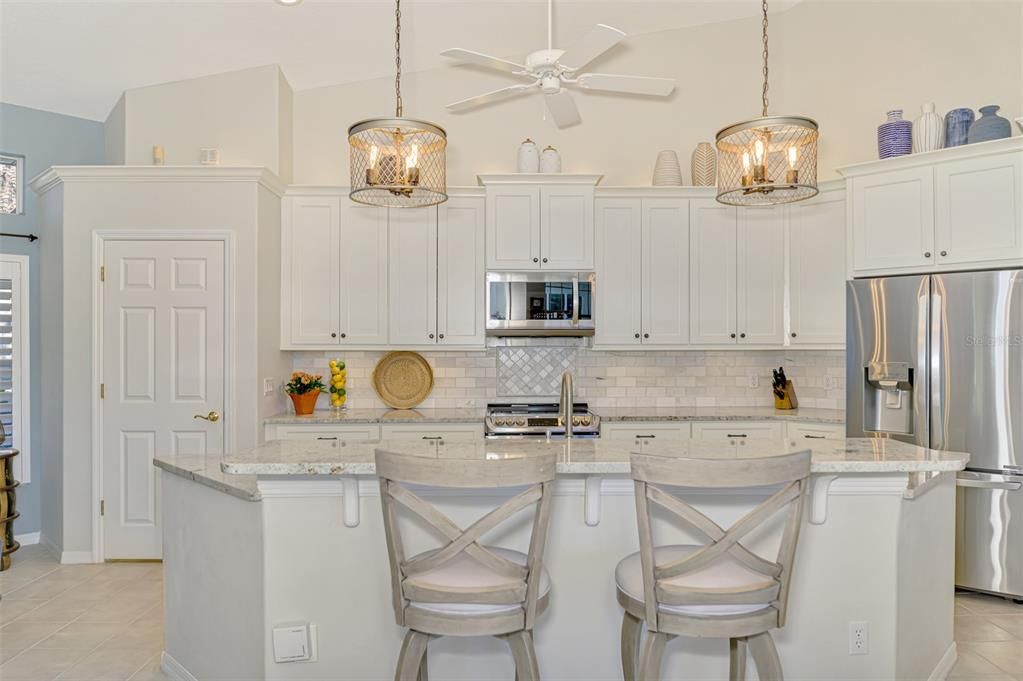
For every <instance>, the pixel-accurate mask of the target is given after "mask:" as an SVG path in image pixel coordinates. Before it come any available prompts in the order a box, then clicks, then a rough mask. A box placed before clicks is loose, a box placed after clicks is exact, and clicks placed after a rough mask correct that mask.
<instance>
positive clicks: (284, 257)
mask: <svg viewBox="0 0 1023 681" xmlns="http://www.w3.org/2000/svg"><path fill="white" fill-rule="evenodd" d="M339 211H340V199H338V198H337V197H329V196H327V197H294V198H291V197H289V198H287V199H285V200H284V207H283V221H282V225H281V281H282V282H284V288H285V290H284V291H282V292H281V293H282V295H281V347H288V346H308V345H337V344H338V343H339V342H340V338H339V335H338V333H339V328H340V302H339V300H340V298H339V296H340V291H341V276H340V270H339V267H338V265H339V261H340V255H341V250H340V249H341V246H340V239H341V222H340V216H339ZM310 245H312V246H314V247H310Z"/></svg>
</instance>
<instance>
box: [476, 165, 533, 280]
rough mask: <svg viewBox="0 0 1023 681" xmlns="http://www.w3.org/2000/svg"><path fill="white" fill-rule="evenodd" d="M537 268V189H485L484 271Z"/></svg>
mask: <svg viewBox="0 0 1023 681" xmlns="http://www.w3.org/2000/svg"><path fill="white" fill-rule="evenodd" d="M539 267H540V187H539V186H537V185H521V184H512V185H495V186H491V187H487V269H492V270H501V269H506V270H529V269H538V268H539Z"/></svg>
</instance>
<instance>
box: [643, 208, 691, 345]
mask: <svg viewBox="0 0 1023 681" xmlns="http://www.w3.org/2000/svg"><path fill="white" fill-rule="evenodd" d="M688 263H689V202H688V201H686V200H684V199H644V200H643V344H644V345H685V344H686V343H688V342H689V273H688V272H687V271H686V265H687V264H688Z"/></svg>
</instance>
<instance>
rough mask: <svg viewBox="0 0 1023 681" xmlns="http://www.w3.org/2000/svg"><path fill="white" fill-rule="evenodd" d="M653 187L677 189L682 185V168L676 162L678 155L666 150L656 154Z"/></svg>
mask: <svg viewBox="0 0 1023 681" xmlns="http://www.w3.org/2000/svg"><path fill="white" fill-rule="evenodd" d="M653 185H654V186H655V187H678V186H681V185H682V166H681V165H680V164H679V162H678V154H676V153H675V152H674V151H671V150H670V149H666V150H664V151H661V152H659V153H658V154H657V162H656V163H654V179H653Z"/></svg>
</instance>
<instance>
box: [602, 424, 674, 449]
mask: <svg viewBox="0 0 1023 681" xmlns="http://www.w3.org/2000/svg"><path fill="white" fill-rule="evenodd" d="M600 437H601V439H604V440H617V441H619V442H621V441H631V442H632V444H635V445H639V446H641V447H642V446H644V445H650V444H654V443H655V442H663V441H665V440H667V441H668V442H679V441H681V440H688V439H689V424H688V423H683V422H679V421H646V422H642V423H639V422H637V423H624V422H616V423H605V424H602V425H601V426H600Z"/></svg>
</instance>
